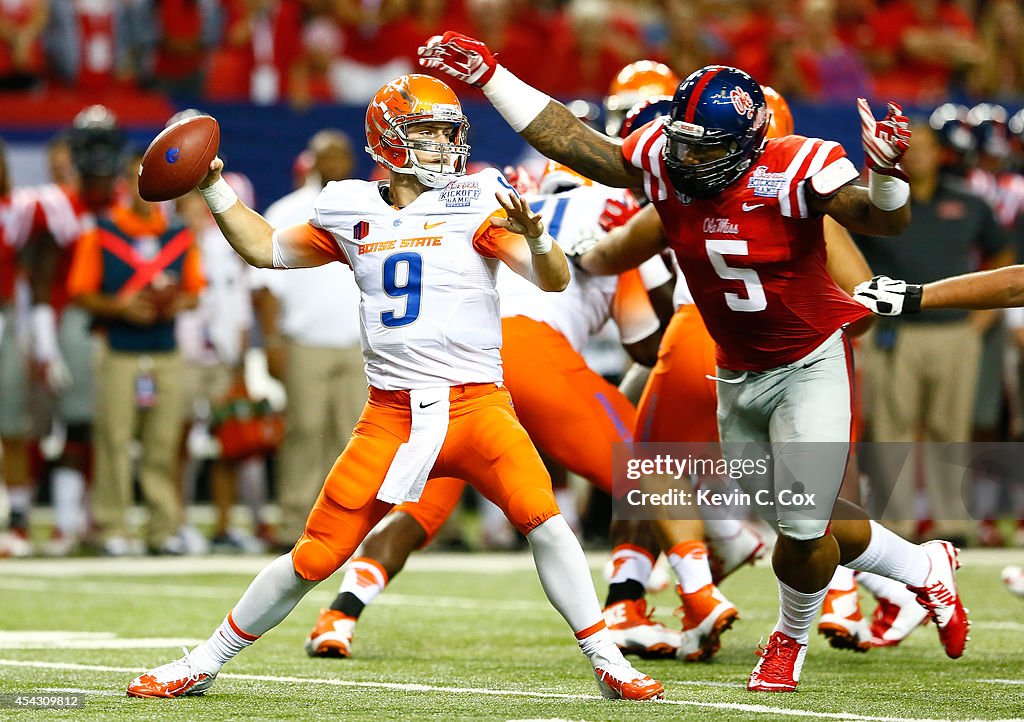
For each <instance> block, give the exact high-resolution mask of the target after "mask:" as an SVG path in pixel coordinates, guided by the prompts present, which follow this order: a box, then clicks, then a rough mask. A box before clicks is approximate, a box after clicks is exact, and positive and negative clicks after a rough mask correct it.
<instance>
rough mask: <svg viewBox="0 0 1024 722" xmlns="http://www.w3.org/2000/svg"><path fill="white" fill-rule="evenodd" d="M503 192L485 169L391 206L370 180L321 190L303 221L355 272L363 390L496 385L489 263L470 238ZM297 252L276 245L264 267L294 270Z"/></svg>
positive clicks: (497, 336)
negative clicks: (310, 214) (322, 234)
mask: <svg viewBox="0 0 1024 722" xmlns="http://www.w3.org/2000/svg"><path fill="white" fill-rule="evenodd" d="M510 191H511V186H510V185H509V184H508V181H506V180H505V178H504V177H503V176H502V175H501V173H499V172H498V171H496V170H493V169H487V170H484V171H482V172H480V173H477V174H474V175H468V176H464V177H462V178H460V179H459V180H457V181H455V182H453V183H451V184H449V185H448V186H446V187H444V188H440V189H435V190H429V191H426V192H424V193H423V194H422V195H420V196H419V197H418V198H417V199H416V200H415V201H413V202H412V203H410V204H409V205H408V206H406V207H405V208H401V209H399V208H396V207H394V206H392V205H390V204H388V203H387V201H385V200H384V199H383V198H382V197H381V193H380V184H378V183H369V182H366V181H358V180H345V181H338V182H334V183H329V184H328V185H327V186H326V187H325V188H324V190H323V191H322V192H321V194H320V196H319V198H318V199H317V202H316V206H315V209H314V212H313V218H312V219H311V220H310V224H311V225H312V226H314V227H316V228H321V229H324V230H325V231H327V232H328V233H329V234H330V237H331V239H332V241H333V243H336V244H337V246H338V247H340V249H341V251H342V253H343V254H344V259H345V260H346V261H347V263H348V265H349V266H350V267H351V269H352V271H353V272H354V273H355V278H356V284H357V285H358V286H359V291H360V302H359V315H360V325H361V332H362V348H363V355H364V357H365V358H366V377H367V380H368V381H369V383H370V385H372V386H375V387H377V388H380V389H385V390H395V389H422V388H430V387H437V386H456V385H459V384H466V383H501V380H502V375H501V354H500V350H501V325H500V318H499V315H498V294H497V291H496V290H495V276H496V273H497V267H498V265H499V261H498V260H497V259H496V258H490V257H486V256H485V255H483V254H484V253H486V249H485V248H482V247H481V248H480V249H479V250H478V248H477V247H475V245H474V238H475V236H476V234H477V230H478V229H479V228H480V227H481V226H483V225H484V224H488V225H487V227H489V221H488V219H489V218H490V216H492V215H494V213H495V211H496V210H498V209H499V208H500V206H499V205H498V202H497V200H495V197H494V194H495V193H496V192H502V193H509V192H510ZM517 238H518V237H517ZM519 239H520V240H522V239H521V238H519ZM522 242H523V247H524V249H525V241H522ZM302 253H303V251H302V249H296V248H294V247H289V246H288V245H287V244H283V243H282V242H280V241H278V242H277V243H276V245H275V263H274V265H275V266H277V267H289V266H300V265H303V264H302V260H301V258H302ZM307 265H308V264H307Z"/></svg>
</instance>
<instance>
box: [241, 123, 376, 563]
mask: <svg viewBox="0 0 1024 722" xmlns="http://www.w3.org/2000/svg"><path fill="white" fill-rule="evenodd" d="M304 153H306V154H308V156H309V157H310V159H311V163H312V165H311V167H310V168H309V170H308V172H307V174H306V175H305V176H304V178H303V183H302V185H301V186H300V187H299V188H298V189H296V190H295V191H293V192H291V193H289V194H288V195H286V196H285V197H283V198H281V199H280V200H278V201H276V202H274V203H272V204H271V205H270V207H269V208H267V212H266V218H267V222H268V223H271V224H272V225H274V226H276V227H279V228H283V227H285V226H290V225H294V224H296V223H302V222H304V221H306V220H308V219H309V218H310V217H311V214H312V212H313V209H314V207H315V204H316V199H317V197H318V196H319V195H320V192H321V191H322V190H323V188H324V187H325V186H326V185H327V184H328V183H331V182H333V181H342V180H345V179H347V178H350V177H351V176H352V167H353V162H354V160H353V158H352V144H351V142H350V141H349V139H348V136H346V135H345V134H344V133H342V132H340V131H337V130H330V129H325V130H322V131H320V132H318V133H317V134H316V135H314V136H313V137H312V138H310V140H309V144H308V146H307V148H306V151H304ZM250 278H251V282H252V286H253V301H254V304H255V309H256V318H257V321H258V322H259V325H260V331H261V334H262V336H263V343H264V345H265V348H266V352H267V368H268V370H269V372H270V375H271V376H273V377H274V378H276V379H277V380H278V381H280V382H281V383H283V384H284V389H285V394H286V395H287V406H286V407H285V436H284V442H283V443H282V445H281V450H280V453H279V457H278V459H279V464H278V468H277V472H278V473H277V479H278V482H277V500H278V506H279V507H280V510H281V520H280V524H279V527H278V530H277V532H276V539H277V543H278V544H279V546H280V547H281V548H282V549H285V548H287V549H290V548H291V544H293V543H294V540H296V539H298V538H299V536H300V535H301V534H302V529H303V526H304V524H305V521H306V517H307V516H308V515H309V510H310V509H311V508H312V507H313V502H314V501H316V497H317V494H318V493H319V490H320V486H321V485H322V483H323V479H324V476H325V475H326V474H327V472H328V471H330V469H331V467H332V466H333V465H334V460H335V459H336V458H337V451H338V448H339V446H341V445H342V444H343V443H344V442H345V440H346V439H348V437H349V435H350V434H351V433H352V429H353V428H354V427H355V425H356V422H357V421H358V420H359V414H360V412H361V411H362V408H363V406H364V405H365V403H366V376H365V375H364V374H363V355H362V351H361V349H360V345H359V313H358V310H359V289H358V288H357V287H356V284H355V281H354V280H353V278H352V274H351V273H349V272H348V271H347V270H346V269H344V268H342V267H341V266H340V265H338V264H334V263H328V264H325V265H323V266H319V267H317V268H303V269H296V270H295V271H293V272H292V273H279V272H277V271H274V270H264V269H252V270H251V276H250Z"/></svg>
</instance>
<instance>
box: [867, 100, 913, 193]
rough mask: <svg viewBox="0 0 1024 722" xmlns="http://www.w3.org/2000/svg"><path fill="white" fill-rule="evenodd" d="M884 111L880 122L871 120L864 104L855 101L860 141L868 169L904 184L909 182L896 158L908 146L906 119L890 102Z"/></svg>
mask: <svg viewBox="0 0 1024 722" xmlns="http://www.w3.org/2000/svg"><path fill="white" fill-rule="evenodd" d="M887 109H888V112H887V113H886V115H885V117H884V118H883V119H882V120H875V115H874V113H872V112H871V106H869V105H868V101H867V100H865V99H864V98H857V112H858V113H860V135H861V142H862V143H863V145H864V153H865V154H866V155H867V158H868V166H869V167H870V168H871V170H873V171H875V172H876V173H881V174H882V175H891V176H894V177H896V178H899V179H900V180H904V181H906V180H909V179H908V178H907V174H906V173H905V172H903V168H901V167H900V159H902V158H903V154H904V153H906V152H907V148H909V147H910V120H909V119H908V118H907V116H905V115H904V114H903V108H901V107H900V106H899V105H898V104H896V103H893V102H890V103H889V104H888V106H887Z"/></svg>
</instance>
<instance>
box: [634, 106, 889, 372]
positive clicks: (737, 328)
mask: <svg viewBox="0 0 1024 722" xmlns="http://www.w3.org/2000/svg"><path fill="white" fill-rule="evenodd" d="M660 123H661V120H660V119H659V120H655V121H652V122H651V123H649V124H648V125H645V126H644V127H642V128H640V129H638V130H637V131H635V132H634V133H633V134H632V135H630V136H629V138H627V139H626V141H625V143H624V144H623V149H622V152H623V155H624V156H625V158H626V160H627V161H628V162H629V163H631V164H632V165H634V166H635V167H637V168H640V169H641V170H643V171H644V188H645V191H646V192H647V193H648V196H649V197H650V198H651V199H652V201H653V202H654V204H655V207H656V208H657V210H658V214H659V215H660V217H661V221H662V225H663V226H664V228H665V233H666V236H667V238H668V239H669V243H670V245H671V247H672V250H673V251H675V254H676V258H677V259H678V261H679V265H680V267H681V268H682V270H683V273H684V274H685V275H686V278H687V281H688V282H689V286H690V291H691V293H692V294H693V299H694V303H696V305H697V307H698V308H699V309H700V312H701V315H702V316H703V318H704V322H705V323H706V324H707V327H708V331H709V332H710V333H711V336H712V337H713V338H714V339H715V343H716V344H717V346H718V349H717V363H718V365H719V366H720V367H722V368H726V369H733V370H737V371H765V370H768V369H771V368H777V367H779V366H784V365H786V364H788V363H791V362H793V361H796V360H797V359H799V358H802V357H803V356H806V355H807V354H808V353H810V352H811V351H812V350H814V349H815V348H817V347H818V346H819V345H821V344H822V343H823V342H824V341H825V340H826V339H828V338H829V336H831V335H832V334H833V333H834V332H835V331H836V330H837V329H839V328H841V327H842V326H844V325H846V324H849V323H852V322H854V321H856V320H858V319H860V318H862V317H864V316H867V315H869V313H870V312H869V311H868V310H867V309H866V308H864V307H863V306H861V305H860V304H858V303H856V302H855V301H854V300H853V299H851V298H850V297H849V296H847V295H846V294H845V293H843V292H842V290H841V289H840V288H839V287H838V286H836V284H835V282H834V281H833V280H832V278H831V277H830V276H829V275H828V270H827V268H826V254H825V239H824V234H823V231H822V222H821V219H820V218H812V216H811V211H810V209H809V207H808V202H807V195H806V193H807V191H806V187H805V186H806V183H805V182H806V181H807V179H809V178H811V177H812V176H814V175H815V174H817V173H820V172H821V171H823V170H825V169H828V170H829V171H830V172H833V173H840V174H844V177H845V174H849V180H853V178H855V177H856V171H855V169H854V168H853V166H852V164H850V162H849V160H847V159H846V153H845V151H844V150H843V148H842V146H840V145H839V144H838V143H833V142H829V141H823V140H819V139H815V138H805V137H803V136H798V135H791V136H786V137H784V138H779V139H776V140H769V141H768V142H767V144H766V147H765V150H764V152H763V153H762V154H761V156H760V158H758V160H757V162H756V163H755V164H754V165H753V166H752V167H751V168H750V169H749V170H748V171H747V172H746V173H745V174H743V176H741V177H740V178H739V179H738V180H737V181H735V182H734V183H732V184H731V185H730V186H729V187H727V188H726V189H725V190H724V191H722V192H721V193H720V194H719V195H717V196H715V197H714V198H712V199H710V200H691V199H688V198H680V197H679V196H678V195H677V194H676V193H675V192H674V191H673V189H672V187H671V185H670V182H669V179H668V172H667V169H666V167H665V163H664V161H663V159H662V148H663V147H664V144H665V141H666V138H665V135H664V133H662V130H661V124H660ZM835 164H842V166H836V167H833V166H835ZM845 166H849V168H848V169H847V168H846V167H845ZM794 282H797V283H799V285H800V292H799V293H794V292H792V289H791V288H790V287H791V285H792V284H793V283H794Z"/></svg>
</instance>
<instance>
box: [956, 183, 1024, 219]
mask: <svg viewBox="0 0 1024 722" xmlns="http://www.w3.org/2000/svg"><path fill="white" fill-rule="evenodd" d="M967 184H968V186H970V189H971V191H973V192H974V193H976V194H977V195H979V196H981V197H982V198H984V199H985V200H987V201H988V202H989V204H990V205H991V206H992V211H993V212H994V213H995V216H996V220H997V221H999V225H1001V226H1002V227H1003V228H1006V229H1012V228H1014V227H1015V226H1016V225H1017V219H1018V218H1020V217H1021V215H1022V214H1024V176H1021V175H1018V174H1016V173H998V174H997V173H989V172H988V171H986V170H982V169H981V168H974V169H972V170H971V172H970V173H968V174H967Z"/></svg>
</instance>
